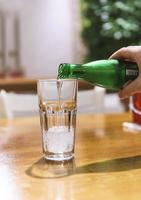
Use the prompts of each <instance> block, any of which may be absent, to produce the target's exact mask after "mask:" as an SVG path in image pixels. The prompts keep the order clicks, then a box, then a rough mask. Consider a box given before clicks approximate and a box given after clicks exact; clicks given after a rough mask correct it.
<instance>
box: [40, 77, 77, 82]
mask: <svg viewBox="0 0 141 200" xmlns="http://www.w3.org/2000/svg"><path fill="white" fill-rule="evenodd" d="M37 81H38V82H57V81H75V82H76V81H78V80H77V79H72V78H71V79H69V78H68V79H57V78H56V79H55V78H43V79H38V80H37Z"/></svg>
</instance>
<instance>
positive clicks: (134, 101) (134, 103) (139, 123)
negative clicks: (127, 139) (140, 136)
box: [123, 93, 141, 132]
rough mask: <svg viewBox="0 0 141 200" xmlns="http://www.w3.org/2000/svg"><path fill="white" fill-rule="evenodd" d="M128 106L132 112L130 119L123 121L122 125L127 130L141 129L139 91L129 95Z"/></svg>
mask: <svg viewBox="0 0 141 200" xmlns="http://www.w3.org/2000/svg"><path fill="white" fill-rule="evenodd" d="M129 108H130V110H131V113H132V121H131V122H124V123H123V126H124V127H125V128H127V129H128V130H133V131H139V132H140V131H141V93H136V94H134V95H133V96H131V97H130V103H129Z"/></svg>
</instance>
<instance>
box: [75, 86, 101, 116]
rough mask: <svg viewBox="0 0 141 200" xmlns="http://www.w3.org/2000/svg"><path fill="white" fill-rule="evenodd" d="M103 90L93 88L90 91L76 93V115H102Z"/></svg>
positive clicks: (96, 87)
mask: <svg viewBox="0 0 141 200" xmlns="http://www.w3.org/2000/svg"><path fill="white" fill-rule="evenodd" d="M104 97H105V89H104V88H101V87H98V86H95V87H94V88H93V89H91V90H85V91H79V92H78V103H77V105H78V113H102V112H103V110H104Z"/></svg>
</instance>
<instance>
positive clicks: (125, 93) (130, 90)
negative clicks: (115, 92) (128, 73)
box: [119, 77, 141, 99]
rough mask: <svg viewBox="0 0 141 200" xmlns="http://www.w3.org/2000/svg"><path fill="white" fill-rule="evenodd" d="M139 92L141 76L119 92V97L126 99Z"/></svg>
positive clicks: (140, 89)
mask: <svg viewBox="0 0 141 200" xmlns="http://www.w3.org/2000/svg"><path fill="white" fill-rule="evenodd" d="M137 92H141V77H138V78H137V79H135V80H134V81H132V82H131V83H130V84H129V85H127V86H126V87H125V88H123V89H122V90H121V91H120V92H119V97H120V98H121V99H125V98H128V97H129V96H131V95H133V94H135V93H137Z"/></svg>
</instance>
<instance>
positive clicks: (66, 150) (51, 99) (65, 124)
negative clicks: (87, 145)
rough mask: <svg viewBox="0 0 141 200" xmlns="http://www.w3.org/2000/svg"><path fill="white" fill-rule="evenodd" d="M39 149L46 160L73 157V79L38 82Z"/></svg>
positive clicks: (74, 116)
mask: <svg viewBox="0 0 141 200" xmlns="http://www.w3.org/2000/svg"><path fill="white" fill-rule="evenodd" d="M37 90H38V99H39V112H40V124H41V132H42V146H43V153H44V157H45V158H46V159H48V160H55V161H61V160H68V159H71V158H72V157H73V156H74V147H75V130H76V112H77V80H74V79H64V80H62V79H61V80H57V79H40V80H39V81H38V85H37Z"/></svg>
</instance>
